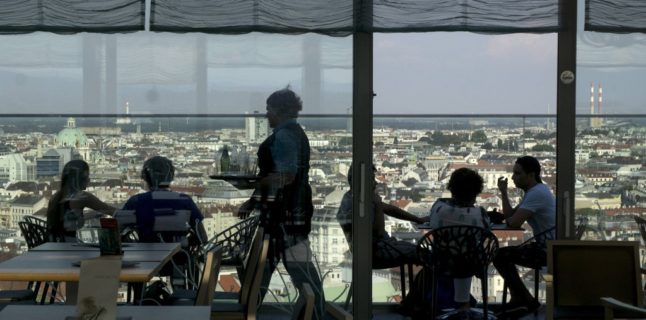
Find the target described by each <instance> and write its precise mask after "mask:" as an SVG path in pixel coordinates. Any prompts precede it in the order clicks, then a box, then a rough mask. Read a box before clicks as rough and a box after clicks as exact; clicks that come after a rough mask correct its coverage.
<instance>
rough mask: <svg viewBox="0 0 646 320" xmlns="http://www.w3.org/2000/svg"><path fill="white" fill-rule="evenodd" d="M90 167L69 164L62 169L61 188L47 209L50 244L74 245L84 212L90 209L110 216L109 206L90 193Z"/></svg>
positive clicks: (84, 163) (83, 162) (112, 209)
mask: <svg viewBox="0 0 646 320" xmlns="http://www.w3.org/2000/svg"><path fill="white" fill-rule="evenodd" d="M89 183H90V167H89V166H88V164H87V163H86V162H85V161H83V160H72V161H70V162H68V163H66V164H65V166H64V167H63V174H62V175H61V188H60V189H59V190H58V191H56V193H54V195H53V196H52V198H51V199H50V200H49V204H48V206H47V231H48V233H49V239H50V240H51V241H62V242H64V241H76V231H77V230H78V229H80V228H81V227H83V223H84V221H85V219H84V218H83V209H85V208H90V209H92V210H96V211H99V212H101V213H103V214H112V213H113V212H114V210H115V208H113V207H112V206H110V205H107V204H106V203H104V202H103V201H101V200H99V199H98V198H97V197H95V196H94V195H92V194H91V193H89V192H86V191H85V189H86V188H87V186H88V184H89Z"/></svg>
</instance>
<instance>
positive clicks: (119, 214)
mask: <svg viewBox="0 0 646 320" xmlns="http://www.w3.org/2000/svg"><path fill="white" fill-rule="evenodd" d="M112 216H113V217H114V218H115V219H117V223H119V229H123V228H125V227H128V226H133V225H136V224H137V215H135V210H115V211H114V213H113V214H112Z"/></svg>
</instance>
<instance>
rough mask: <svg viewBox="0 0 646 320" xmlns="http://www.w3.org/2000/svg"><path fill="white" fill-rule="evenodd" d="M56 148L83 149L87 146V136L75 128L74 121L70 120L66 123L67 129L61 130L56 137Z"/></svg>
mask: <svg viewBox="0 0 646 320" xmlns="http://www.w3.org/2000/svg"><path fill="white" fill-rule="evenodd" d="M56 145H57V146H58V147H68V148H70V147H73V148H77V149H78V148H85V147H87V146H88V140H87V136H86V135H85V133H83V131H81V129H78V128H76V121H74V118H70V119H68V121H67V127H66V128H64V129H63V130H61V131H60V132H59V133H58V136H57V137H56Z"/></svg>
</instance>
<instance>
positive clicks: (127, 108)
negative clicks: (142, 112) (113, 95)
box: [126, 101, 130, 115]
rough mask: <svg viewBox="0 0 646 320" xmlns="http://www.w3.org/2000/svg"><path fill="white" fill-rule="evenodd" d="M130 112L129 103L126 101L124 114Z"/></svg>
mask: <svg viewBox="0 0 646 320" xmlns="http://www.w3.org/2000/svg"><path fill="white" fill-rule="evenodd" d="M128 114H130V103H129V102H128V101H126V115H128Z"/></svg>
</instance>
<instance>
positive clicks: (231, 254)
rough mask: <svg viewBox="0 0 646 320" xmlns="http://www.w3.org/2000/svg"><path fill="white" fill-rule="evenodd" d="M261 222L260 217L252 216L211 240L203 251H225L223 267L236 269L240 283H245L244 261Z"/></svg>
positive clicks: (204, 246)
mask: <svg viewBox="0 0 646 320" xmlns="http://www.w3.org/2000/svg"><path fill="white" fill-rule="evenodd" d="M259 221H260V217H259V216H251V217H248V218H246V219H244V220H242V221H240V222H238V223H236V224H234V225H232V226H230V227H228V228H227V229H224V230H223V231H222V232H220V233H218V234H217V235H215V237H213V238H211V239H209V241H208V242H207V243H205V244H204V245H203V246H202V248H201V251H202V252H208V251H210V250H211V249H213V248H214V247H216V246H221V247H222V249H223V252H222V265H223V266H233V267H236V270H237V272H238V277H240V281H243V280H244V279H242V277H243V276H244V261H245V259H246V257H247V254H248V253H249V249H250V248H251V243H252V239H253V235H254V233H255V232H256V229H257V228H258V223H259Z"/></svg>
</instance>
